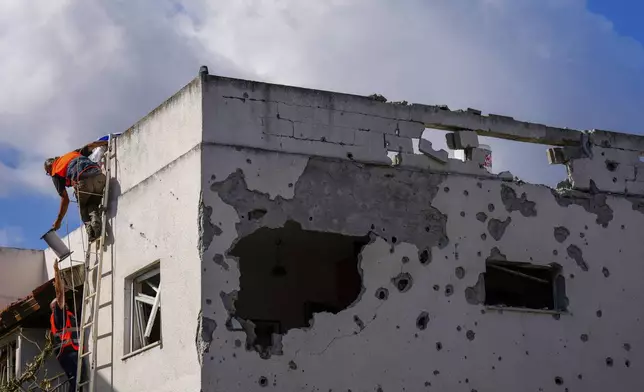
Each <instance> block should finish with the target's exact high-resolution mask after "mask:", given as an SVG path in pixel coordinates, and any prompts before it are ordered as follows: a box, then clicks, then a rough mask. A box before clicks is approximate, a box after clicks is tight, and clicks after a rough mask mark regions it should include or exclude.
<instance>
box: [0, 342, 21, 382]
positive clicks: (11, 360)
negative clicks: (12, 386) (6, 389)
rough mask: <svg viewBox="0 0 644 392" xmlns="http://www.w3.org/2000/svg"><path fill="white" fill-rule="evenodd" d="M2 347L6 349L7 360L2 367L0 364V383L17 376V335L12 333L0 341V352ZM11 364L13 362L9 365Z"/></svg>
mask: <svg viewBox="0 0 644 392" xmlns="http://www.w3.org/2000/svg"><path fill="white" fill-rule="evenodd" d="M4 349H7V361H6V366H4V367H3V366H2V365H1V364H0V385H2V384H4V383H7V382H9V381H11V380H14V379H16V378H17V377H18V373H19V371H20V364H19V361H20V358H19V350H20V342H19V338H18V336H15V335H14V336H11V337H9V338H7V339H3V340H2V341H0V352H2V350H4ZM2 363H4V362H2ZM11 364H13V366H11Z"/></svg>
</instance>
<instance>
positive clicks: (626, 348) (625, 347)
mask: <svg viewBox="0 0 644 392" xmlns="http://www.w3.org/2000/svg"><path fill="white" fill-rule="evenodd" d="M623 347H624V350H626V351H631V345H630V344H628V343H624V346H623Z"/></svg>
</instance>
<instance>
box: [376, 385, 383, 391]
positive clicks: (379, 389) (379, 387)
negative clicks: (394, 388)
mask: <svg viewBox="0 0 644 392" xmlns="http://www.w3.org/2000/svg"><path fill="white" fill-rule="evenodd" d="M376 392H384V391H383V390H382V387H381V386H380V385H379V386H378V389H377V390H376Z"/></svg>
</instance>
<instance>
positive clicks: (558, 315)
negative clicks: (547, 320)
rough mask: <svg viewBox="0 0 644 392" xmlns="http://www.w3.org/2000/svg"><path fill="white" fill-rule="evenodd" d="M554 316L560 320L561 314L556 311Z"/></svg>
mask: <svg viewBox="0 0 644 392" xmlns="http://www.w3.org/2000/svg"><path fill="white" fill-rule="evenodd" d="M552 318H553V319H555V320H559V319H560V318H561V315H560V314H559V313H555V314H553V315H552Z"/></svg>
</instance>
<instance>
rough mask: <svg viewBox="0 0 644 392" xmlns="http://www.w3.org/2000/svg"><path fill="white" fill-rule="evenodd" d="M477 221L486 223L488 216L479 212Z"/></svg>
mask: <svg viewBox="0 0 644 392" xmlns="http://www.w3.org/2000/svg"><path fill="white" fill-rule="evenodd" d="M476 220H478V221H479V222H485V221H486V220H487V214H486V213H485V212H477V213H476Z"/></svg>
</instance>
